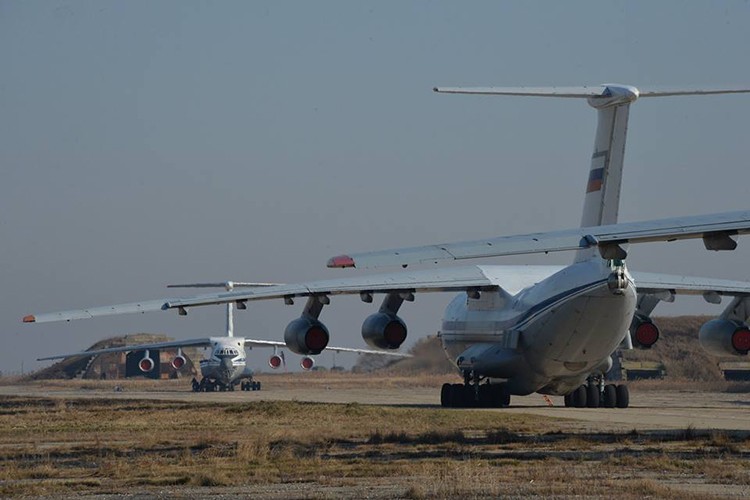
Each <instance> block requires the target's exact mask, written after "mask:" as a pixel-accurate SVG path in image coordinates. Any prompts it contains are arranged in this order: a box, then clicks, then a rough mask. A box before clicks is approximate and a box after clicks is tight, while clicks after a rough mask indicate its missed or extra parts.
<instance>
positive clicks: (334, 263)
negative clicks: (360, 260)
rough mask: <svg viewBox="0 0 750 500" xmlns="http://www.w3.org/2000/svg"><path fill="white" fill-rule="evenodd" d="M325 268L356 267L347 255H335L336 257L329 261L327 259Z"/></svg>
mask: <svg viewBox="0 0 750 500" xmlns="http://www.w3.org/2000/svg"><path fill="white" fill-rule="evenodd" d="M326 266H328V267H338V268H344V267H356V266H355V265H354V259H352V258H351V257H349V256H348V255H337V256H336V257H331V258H330V259H328V263H327V264H326Z"/></svg>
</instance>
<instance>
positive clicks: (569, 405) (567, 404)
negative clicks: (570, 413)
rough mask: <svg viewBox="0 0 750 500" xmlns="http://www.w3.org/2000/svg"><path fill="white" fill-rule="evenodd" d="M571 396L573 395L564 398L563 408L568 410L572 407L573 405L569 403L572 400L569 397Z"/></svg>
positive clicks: (569, 394)
mask: <svg viewBox="0 0 750 500" xmlns="http://www.w3.org/2000/svg"><path fill="white" fill-rule="evenodd" d="M572 395H573V393H572V392H571V393H568V394H566V395H565V398H564V401H565V408H570V407H571V406H573V403H572V401H571V399H572V398H571V396H572Z"/></svg>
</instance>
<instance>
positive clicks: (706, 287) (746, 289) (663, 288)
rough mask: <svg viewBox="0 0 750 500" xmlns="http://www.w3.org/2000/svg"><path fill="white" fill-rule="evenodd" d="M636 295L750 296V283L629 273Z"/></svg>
mask: <svg viewBox="0 0 750 500" xmlns="http://www.w3.org/2000/svg"><path fill="white" fill-rule="evenodd" d="M630 275H631V276H632V277H633V281H634V282H635V286H636V289H637V290H638V293H639V294H641V293H646V294H648V293H651V294H653V293H660V292H671V293H673V294H679V295H704V296H705V295H706V294H716V295H731V296H734V297H740V296H750V283H748V282H745V281H733V280H721V279H713V278H698V277H694V276H676V275H671V274H659V273H642V272H637V271H631V273H630Z"/></svg>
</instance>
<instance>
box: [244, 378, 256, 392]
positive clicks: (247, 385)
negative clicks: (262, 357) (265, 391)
mask: <svg viewBox="0 0 750 500" xmlns="http://www.w3.org/2000/svg"><path fill="white" fill-rule="evenodd" d="M240 390H243V391H259V390H260V382H256V381H255V380H250V381H248V382H240Z"/></svg>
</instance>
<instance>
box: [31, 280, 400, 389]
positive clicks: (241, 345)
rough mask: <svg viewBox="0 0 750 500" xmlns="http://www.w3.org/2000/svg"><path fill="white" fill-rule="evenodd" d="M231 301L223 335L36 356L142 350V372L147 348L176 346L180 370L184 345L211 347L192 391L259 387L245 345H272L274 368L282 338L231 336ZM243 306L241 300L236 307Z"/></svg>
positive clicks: (309, 364) (149, 365)
mask: <svg viewBox="0 0 750 500" xmlns="http://www.w3.org/2000/svg"><path fill="white" fill-rule="evenodd" d="M268 286H278V285H276V284H273V283H244V282H235V281H226V282H224V283H192V284H187V285H168V287H169V288H219V287H220V288H224V289H226V290H227V291H231V290H233V289H234V288H260V287H268ZM234 305H235V303H234V302H227V303H226V335H225V336H223V337H207V338H201V339H188V340H174V341H170V342H153V343H150V344H134V345H128V346H121V347H110V348H107V349H97V350H93V351H80V352H74V353H70V354H58V355H55V356H48V357H45V358H39V359H37V361H46V360H50V359H61V358H71V357H79V356H80V357H92V356H98V355H100V354H107V353H113V352H134V351H143V358H141V360H140V361H139V362H138V369H139V370H140V371H141V372H143V373H148V372H150V371H152V370H153V369H154V367H155V366H156V363H155V361H154V360H153V359H152V358H151V356H150V351H152V350H160V349H175V348H176V349H177V354H176V355H175V357H174V358H172V362H171V365H172V368H174V369H175V370H179V369H180V368H182V367H183V366H184V365H185V362H186V359H185V356H184V355H183V354H182V348H183V347H203V348H210V351H209V352H208V353H209V355H208V356H207V357H206V358H205V359H202V360H201V361H200V367H201V377H202V378H201V380H200V382H199V381H197V380H195V379H193V382H192V388H193V391H194V392H212V391H216V390H218V391H233V390H234V388H235V386H236V385H237V384H239V385H240V389H241V390H243V391H259V390H260V389H261V383H260V382H259V381H257V380H253V376H254V372H253V370H252V369H251V368H250V367H249V366H248V365H247V354H246V352H245V350H246V349H252V348H253V347H271V348H273V354H272V355H271V357H270V358H268V366H270V367H271V368H273V369H274V370H276V369H278V368H280V367H282V366H285V365H286V360H285V357H284V353H283V351H282V352H279V350H278V349H279V348H280V347H286V344H285V343H284V342H278V341H273V340H259V339H249V338H243V337H235V336H234ZM242 306H244V304H240V305H239V307H242ZM326 350H329V351H333V352H354V353H358V354H377V355H387V356H396V357H410V355H408V354H402V353H399V352H388V351H374V350H370V349H353V348H350V347H334V346H328V347H327V348H326ZM299 365H300V367H301V368H302V369H303V370H305V371H309V370H312V369H313V367H314V366H315V358H313V357H311V356H303V357H302V359H301V360H300V363H299Z"/></svg>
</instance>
